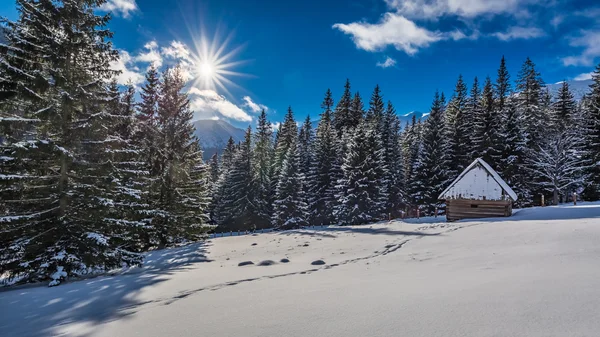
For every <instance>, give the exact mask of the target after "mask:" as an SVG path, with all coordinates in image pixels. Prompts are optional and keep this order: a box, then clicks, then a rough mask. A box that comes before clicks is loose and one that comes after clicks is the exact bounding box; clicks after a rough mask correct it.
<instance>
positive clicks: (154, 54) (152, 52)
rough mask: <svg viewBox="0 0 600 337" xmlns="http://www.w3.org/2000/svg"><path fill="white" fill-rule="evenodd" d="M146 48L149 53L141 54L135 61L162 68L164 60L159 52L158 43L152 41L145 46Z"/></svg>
mask: <svg viewBox="0 0 600 337" xmlns="http://www.w3.org/2000/svg"><path fill="white" fill-rule="evenodd" d="M144 48H145V49H147V51H146V52H141V53H139V54H138V55H137V56H136V57H135V61H137V62H146V63H150V64H153V65H154V66H155V67H157V68H158V67H160V66H162V64H163V58H162V56H161V54H160V52H159V51H158V43H156V41H150V42H148V43H146V44H145V45H144Z"/></svg>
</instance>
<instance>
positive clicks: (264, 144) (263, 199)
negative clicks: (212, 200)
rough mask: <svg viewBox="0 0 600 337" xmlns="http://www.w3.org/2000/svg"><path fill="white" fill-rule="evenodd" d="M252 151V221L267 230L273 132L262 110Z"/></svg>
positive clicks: (271, 210)
mask: <svg viewBox="0 0 600 337" xmlns="http://www.w3.org/2000/svg"><path fill="white" fill-rule="evenodd" d="M254 144H255V145H254V149H253V151H252V165H253V168H252V171H253V174H254V178H253V180H254V181H253V186H254V188H255V190H254V193H253V197H254V198H253V201H252V203H253V205H254V214H253V216H254V219H253V223H254V224H255V226H256V228H259V229H262V228H268V227H270V225H271V215H272V214H273V206H272V204H273V203H272V200H273V194H274V190H273V183H272V180H273V172H272V169H273V165H272V161H273V151H274V148H273V130H272V128H271V123H270V122H269V121H268V120H267V114H266V112H265V111H264V110H263V111H262V112H261V114H260V116H259V118H258V125H257V128H256V134H255V135H254Z"/></svg>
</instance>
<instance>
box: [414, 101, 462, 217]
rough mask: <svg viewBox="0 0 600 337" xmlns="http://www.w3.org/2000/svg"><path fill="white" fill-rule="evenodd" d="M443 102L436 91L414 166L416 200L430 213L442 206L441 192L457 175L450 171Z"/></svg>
mask: <svg viewBox="0 0 600 337" xmlns="http://www.w3.org/2000/svg"><path fill="white" fill-rule="evenodd" d="M443 104H444V102H443V101H442V98H441V97H440V94H439V92H437V91H436V93H435V96H434V98H433V103H432V105H431V110H430V113H429V117H428V118H427V120H425V122H424V124H423V136H422V141H421V144H420V146H419V155H418V157H417V161H416V163H415V167H414V169H415V177H414V179H413V188H412V190H413V193H414V194H413V198H414V200H415V202H416V204H418V205H423V206H425V209H424V211H425V212H426V213H427V214H432V213H433V212H434V210H435V208H436V207H440V206H441V201H440V200H438V196H439V195H440V193H442V191H443V190H444V188H446V186H447V184H448V183H449V182H450V179H454V177H450V176H449V175H448V163H447V158H446V146H447V143H446V138H445V132H444V115H443V112H444V106H443Z"/></svg>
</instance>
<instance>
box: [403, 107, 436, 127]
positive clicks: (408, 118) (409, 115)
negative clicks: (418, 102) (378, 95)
mask: <svg viewBox="0 0 600 337" xmlns="http://www.w3.org/2000/svg"><path fill="white" fill-rule="evenodd" d="M428 115H429V112H420V111H411V112H409V113H407V114H404V115H400V114H399V115H398V118H400V122H401V123H402V127H404V125H405V124H406V122H409V123H410V122H411V120H412V117H413V116H415V117H417V120H419V119H423V118H427V116H428Z"/></svg>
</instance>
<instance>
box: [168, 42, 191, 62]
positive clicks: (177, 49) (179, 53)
mask: <svg viewBox="0 0 600 337" xmlns="http://www.w3.org/2000/svg"><path fill="white" fill-rule="evenodd" d="M162 53H163V54H164V55H165V56H168V57H171V58H175V59H183V60H188V59H189V58H190V50H189V49H188V47H187V46H186V45H185V44H184V43H182V42H180V41H171V44H170V45H169V46H168V47H163V48H162Z"/></svg>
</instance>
